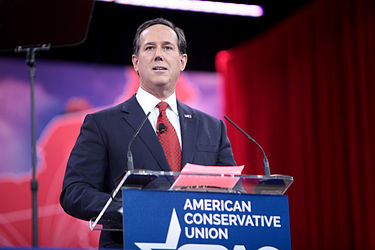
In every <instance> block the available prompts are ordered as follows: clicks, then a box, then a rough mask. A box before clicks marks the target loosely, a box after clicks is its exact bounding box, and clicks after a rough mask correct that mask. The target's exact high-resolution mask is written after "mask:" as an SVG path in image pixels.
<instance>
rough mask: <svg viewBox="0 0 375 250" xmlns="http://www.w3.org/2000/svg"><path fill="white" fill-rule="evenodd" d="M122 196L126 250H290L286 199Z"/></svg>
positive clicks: (176, 194) (138, 193) (130, 192)
mask: <svg viewBox="0 0 375 250" xmlns="http://www.w3.org/2000/svg"><path fill="white" fill-rule="evenodd" d="M122 192H123V212H124V213H123V225H124V248H125V249H144V250H145V249H180V250H184V249H202V250H203V249H205V250H207V249H208V250H209V249H218V250H224V249H230V250H232V249H234V250H245V249H246V250H250V249H262V250H263V249H264V250H265V249H268V250H274V249H291V240H290V227H289V206H288V197H287V196H281V195H256V194H237V193H232V194H231V193H208V192H186V191H160V190H137V189H126V188H123V190H122Z"/></svg>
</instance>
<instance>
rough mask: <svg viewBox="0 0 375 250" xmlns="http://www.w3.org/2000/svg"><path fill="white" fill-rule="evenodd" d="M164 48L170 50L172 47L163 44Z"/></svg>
mask: <svg viewBox="0 0 375 250" xmlns="http://www.w3.org/2000/svg"><path fill="white" fill-rule="evenodd" d="M164 49H165V50H172V49H173V48H172V47H171V46H165V47H164Z"/></svg>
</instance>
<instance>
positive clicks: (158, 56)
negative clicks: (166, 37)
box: [154, 48, 163, 61]
mask: <svg viewBox="0 0 375 250" xmlns="http://www.w3.org/2000/svg"><path fill="white" fill-rule="evenodd" d="M154 60H155V61H162V60H163V51H162V49H161V48H156V49H155V58H154Z"/></svg>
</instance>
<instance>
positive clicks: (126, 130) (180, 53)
mask: <svg viewBox="0 0 375 250" xmlns="http://www.w3.org/2000/svg"><path fill="white" fill-rule="evenodd" d="M132 62H133V66H134V69H135V71H136V72H137V73H138V75H139V80H140V87H139V89H138V91H137V94H136V95H134V96H133V97H131V98H130V99H129V100H127V101H125V102H124V103H122V104H120V105H118V106H115V107H112V108H109V109H106V110H102V111H100V112H97V113H94V114H89V115H87V116H86V118H85V120H84V122H83V125H82V127H81V132H80V135H79V137H78V139H77V142H76V144H75V146H74V148H73V150H72V153H71V155H70V158H69V161H68V164H67V169H66V173H65V177H64V182H63V190H62V193H61V196H60V203H61V206H62V207H63V208H64V210H65V211H66V212H67V213H68V214H70V215H72V216H74V217H77V218H80V219H83V220H90V219H91V218H93V217H97V216H98V214H99V213H100V211H101V209H102V208H103V207H104V205H105V203H106V202H107V200H108V199H109V198H110V193H111V192H112V190H113V189H114V188H115V186H116V185H115V181H114V180H115V179H117V178H118V177H119V176H120V175H121V174H122V173H124V171H126V170H127V158H126V152H127V146H128V144H129V141H130V139H131V138H132V136H133V135H134V133H135V130H136V129H137V128H138V127H139V125H140V124H141V122H142V120H143V119H144V118H145V115H146V114H147V113H148V112H150V116H149V118H148V121H146V123H145V124H144V127H143V128H142V129H141V131H140V133H139V135H138V136H137V138H136V139H135V141H134V143H133V145H132V152H133V157H134V166H135V168H136V169H150V170H157V171H160V170H164V171H171V169H172V170H173V171H180V169H181V167H182V166H184V165H185V164H186V163H194V164H201V165H211V166H212V165H223V166H229V165H235V161H234V158H233V153H232V149H231V146H230V143H229V140H228V137H227V135H226V127H225V125H224V123H223V121H221V120H218V119H216V118H214V117H212V116H209V115H207V114H205V113H203V112H200V111H198V110H195V109H192V108H190V107H188V106H186V105H184V104H182V103H180V102H179V101H178V100H177V99H176V95H175V87H176V82H177V79H178V77H179V74H180V72H181V71H183V70H184V68H185V65H186V62H187V55H186V40H185V36H184V33H183V31H182V30H181V29H179V28H178V27H176V26H175V25H174V24H173V23H171V22H169V21H167V20H165V19H162V18H158V19H153V20H150V21H147V22H145V23H143V24H142V25H141V26H139V27H138V29H137V32H136V35H135V39H134V54H133V56H132ZM160 124H163V125H160ZM120 208H121V204H120V203H116V202H112V203H111V205H110V206H109V208H108V209H107V211H106V213H105V215H104V216H103V220H102V221H101V223H103V227H104V228H111V227H116V226H117V227H121V222H122V215H121V213H120V212H119V210H120ZM122 244H123V242H122V233H121V232H109V231H103V232H102V233H101V236H100V242H99V246H100V247H106V248H122Z"/></svg>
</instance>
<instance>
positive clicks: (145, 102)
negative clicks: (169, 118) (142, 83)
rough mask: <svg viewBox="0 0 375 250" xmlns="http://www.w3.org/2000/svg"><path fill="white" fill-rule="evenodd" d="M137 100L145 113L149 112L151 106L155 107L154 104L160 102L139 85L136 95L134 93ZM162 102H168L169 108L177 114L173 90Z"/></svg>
mask: <svg viewBox="0 0 375 250" xmlns="http://www.w3.org/2000/svg"><path fill="white" fill-rule="evenodd" d="M136 98H137V101H138V103H139V105H141V107H142V109H143V111H144V112H145V114H147V113H148V112H150V111H151V110H152V109H153V108H155V107H156V105H157V104H158V103H159V102H161V100H159V99H158V98H156V97H155V96H153V95H152V94H150V93H148V92H147V91H145V90H144V89H142V88H141V87H139V88H138V91H137V95H136ZM163 101H164V102H166V103H168V105H169V108H170V109H171V110H172V111H173V112H174V113H175V114H176V115H178V109H177V98H176V92H173V94H172V95H170V96H169V97H168V98H167V99H165V100H163Z"/></svg>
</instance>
